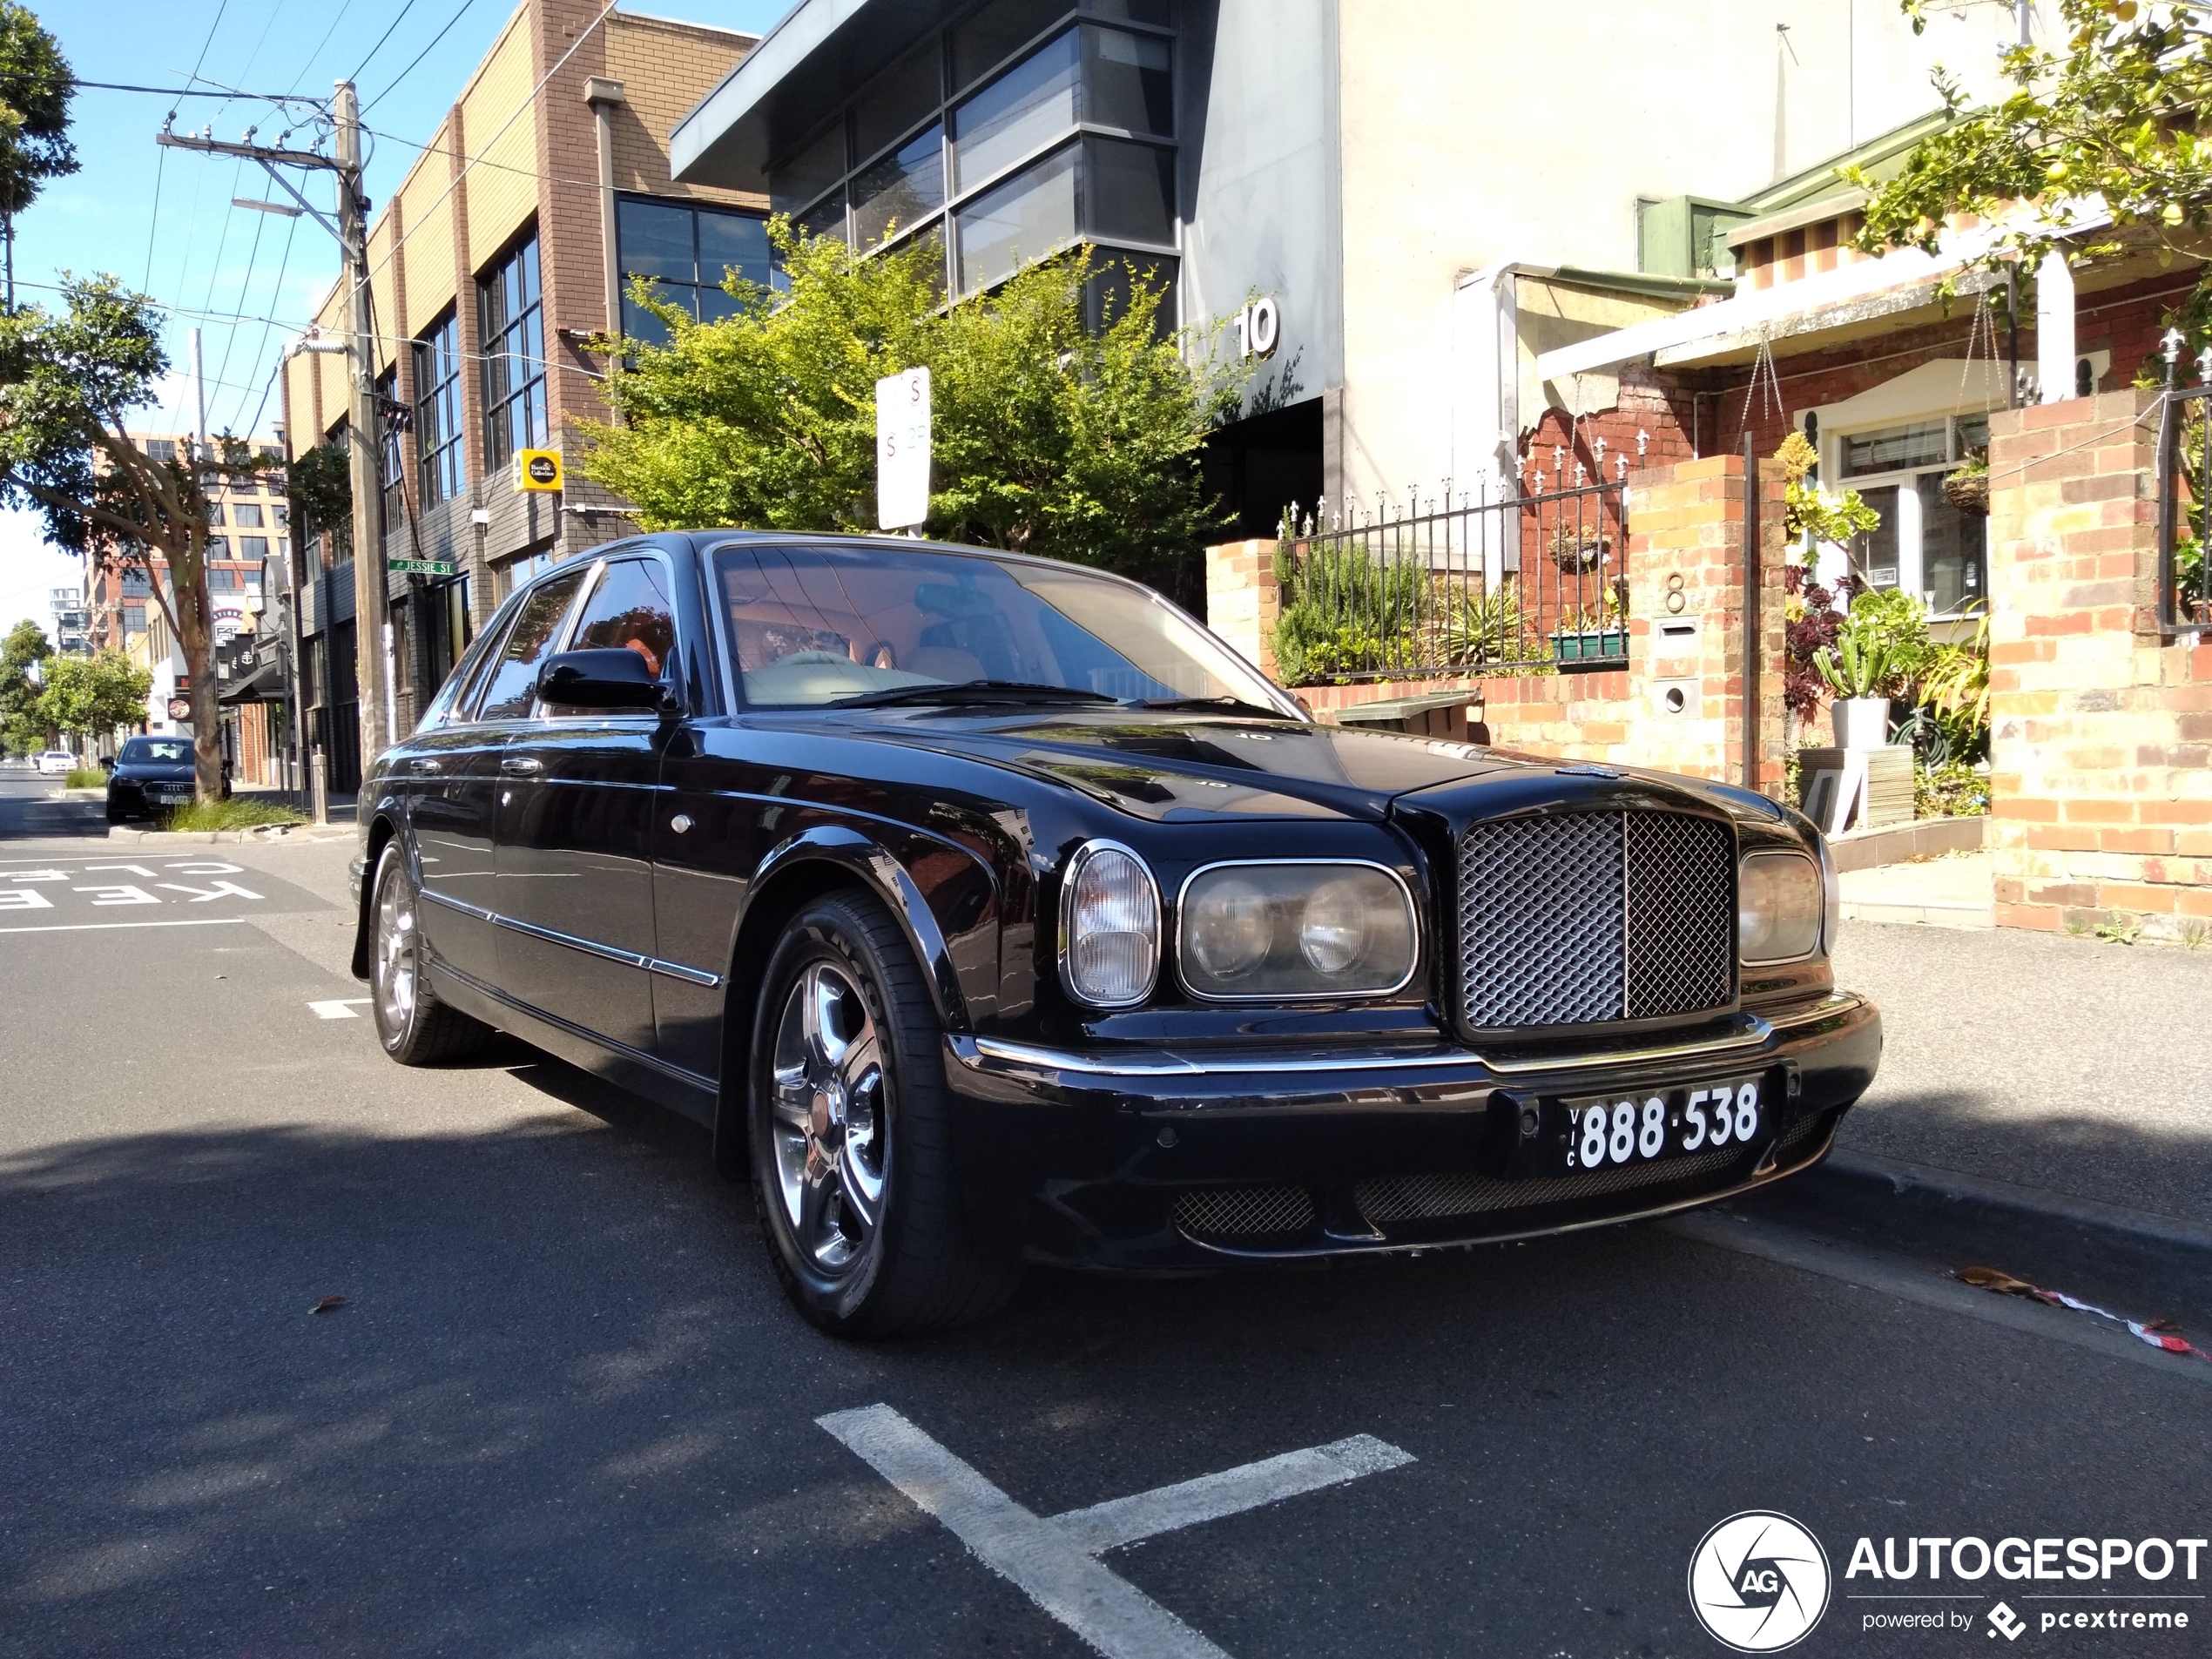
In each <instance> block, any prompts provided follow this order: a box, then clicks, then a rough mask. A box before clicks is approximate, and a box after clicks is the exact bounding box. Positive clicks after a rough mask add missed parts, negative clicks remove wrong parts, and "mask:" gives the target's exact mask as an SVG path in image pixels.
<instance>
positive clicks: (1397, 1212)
mask: <svg viewBox="0 0 2212 1659" xmlns="http://www.w3.org/2000/svg"><path fill="white" fill-rule="evenodd" d="M1819 1127H1820V1119H1818V1118H1817V1117H1809V1118H1806V1119H1804V1121H1803V1122H1801V1123H1796V1124H1793V1125H1791V1128H1790V1129H1789V1130H1786V1131H1784V1134H1783V1136H1782V1139H1781V1142H1780V1143H1779V1144H1778V1145H1777V1147H1776V1149H1775V1156H1776V1161H1777V1163H1784V1164H1787V1163H1790V1162H1791V1161H1792V1160H1793V1159H1794V1158H1796V1157H1798V1156H1799V1155H1800V1154H1801V1153H1802V1152H1803V1151H1804V1145H1805V1143H1806V1142H1807V1141H1808V1140H1810V1139H1811V1137H1812V1135H1813V1133H1814V1132H1815V1131H1816V1130H1817V1129H1818V1128H1819ZM1742 1161H1743V1151H1742V1150H1741V1149H1739V1148H1737V1147H1729V1148H1727V1149H1726V1150H1723V1151H1719V1152H1699V1153H1696V1154H1695V1155H1693V1156H1691V1157H1676V1158H1662V1159H1660V1160H1658V1161H1657V1162H1656V1163H1626V1164H1621V1165H1617V1166H1615V1168H1612V1169H1608V1170H1576V1171H1575V1173H1574V1174H1572V1175H1554V1176H1540V1177H1536V1178H1535V1179H1534V1180H1525V1181H1495V1180H1493V1179H1491V1178H1490V1177H1487V1176H1481V1175H1414V1176H1404V1177H1399V1178H1397V1179H1393V1180H1387V1181H1362V1182H1360V1183H1359V1185H1357V1186H1356V1187H1354V1188H1353V1189H1352V1196H1353V1197H1356V1198H1357V1199H1358V1200H1359V1212H1360V1214H1362V1215H1364V1216H1366V1217H1367V1219H1368V1220H1369V1221H1372V1222H1373V1223H1374V1224H1375V1225H1377V1226H1378V1227H1386V1226H1388V1225H1389V1224H1391V1223H1392V1222H1394V1221H1428V1220H1433V1219H1435V1218H1437V1217H1446V1216H1470V1215H1480V1214H1481V1213H1482V1212H1483V1211H1490V1210H1530V1209H1534V1207H1536V1206H1537V1205H1538V1204H1565V1203H1567V1202H1568V1201H1569V1200H1571V1199H1575V1198H1594V1197H1599V1196H1601V1195H1602V1194H1604V1193H1608V1192H1622V1191H1626V1190H1629V1189H1631V1188H1634V1187H1647V1186H1658V1185H1662V1184H1665V1185H1672V1184H1674V1183H1676V1182H1677V1181H1688V1180H1692V1179H1695V1178H1696V1177H1700V1176H1708V1175H1717V1174H1719V1173H1720V1172H1721V1171H1722V1170H1725V1169H1728V1168H1729V1167H1730V1166H1731V1165H1733V1164H1737V1163H1741V1162H1742Z"/></svg>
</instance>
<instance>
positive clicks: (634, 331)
mask: <svg viewBox="0 0 2212 1659" xmlns="http://www.w3.org/2000/svg"><path fill="white" fill-rule="evenodd" d="M691 292H692V291H691V289H690V288H678V289H676V290H675V291H674V292H673V293H671V292H670V290H669V289H668V288H667V287H666V286H665V285H664V286H663V287H662V288H661V291H660V293H659V295H658V298H660V299H662V300H671V301H672V302H674V303H675V304H678V305H689V304H690V303H691ZM622 332H623V334H624V335H625V336H626V337H627V338H629V339H631V340H641V341H644V342H645V343H646V344H647V345H649V346H665V345H666V344H668V341H669V332H668V325H667V324H666V323H664V322H663V321H662V320H660V319H659V318H658V317H657V316H655V315H654V314H652V313H651V312H650V311H648V310H646V309H645V307H643V306H641V305H639V304H638V303H637V301H636V300H632V299H631V297H630V296H629V295H628V294H627V293H625V294H624V295H623V296H622Z"/></svg>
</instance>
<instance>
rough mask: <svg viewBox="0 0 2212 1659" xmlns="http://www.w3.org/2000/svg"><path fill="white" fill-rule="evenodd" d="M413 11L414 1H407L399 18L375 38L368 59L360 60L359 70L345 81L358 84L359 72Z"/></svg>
mask: <svg viewBox="0 0 2212 1659" xmlns="http://www.w3.org/2000/svg"><path fill="white" fill-rule="evenodd" d="M412 10H415V0H407V3H406V4H405V5H403V6H401V8H400V11H399V16H397V17H394V18H393V19H392V21H391V23H390V24H389V25H388V27H387V28H386V29H385V30H384V32H383V33H382V34H381V35H379V36H377V37H376V44H374V46H371V47H370V48H369V49H368V57H364V58H362V59H361V66H360V68H358V69H356V70H354V72H353V73H352V74H351V75H349V76H347V79H348V80H350V81H352V82H354V84H357V85H358V84H360V81H361V70H364V69H367V68H368V65H369V63H370V61H371V60H372V59H374V57H375V56H376V54H377V53H379V52H381V51H383V50H384V43H385V42H386V41H388V40H389V39H390V38H391V37H392V30H395V29H397V28H398V27H399V26H400V25H401V24H402V23H404V22H406V21H407V14H408V12H410V11H412Z"/></svg>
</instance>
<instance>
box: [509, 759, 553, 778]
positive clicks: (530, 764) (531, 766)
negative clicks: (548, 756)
mask: <svg viewBox="0 0 2212 1659" xmlns="http://www.w3.org/2000/svg"><path fill="white" fill-rule="evenodd" d="M499 769H500V770H501V771H502V772H512V773H513V774H514V775H515V776H516V777H517V778H534V777H536V775H537V774H538V773H539V772H543V771H544V770H545V763H544V762H543V760H533V759H530V757H529V756H528V755H512V756H509V758H508V759H504V760H502V761H501V762H500V763H499Z"/></svg>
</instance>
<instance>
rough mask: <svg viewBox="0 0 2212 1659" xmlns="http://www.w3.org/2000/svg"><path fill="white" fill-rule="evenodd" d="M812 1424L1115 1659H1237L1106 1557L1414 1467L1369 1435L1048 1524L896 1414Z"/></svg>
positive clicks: (871, 1411) (832, 1417)
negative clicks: (1160, 1536)
mask: <svg viewBox="0 0 2212 1659" xmlns="http://www.w3.org/2000/svg"><path fill="white" fill-rule="evenodd" d="M815 1421H816V1422H817V1423H818V1424H819V1425H820V1426H822V1427H823V1428H825V1429H826V1430H827V1431H828V1432H829V1433H831V1434H833V1435H834V1436H835V1437H836V1438H837V1440H839V1441H840V1442H841V1443H842V1444H843V1445H844V1446H845V1447H846V1449H847V1450H849V1451H851V1452H852V1453H853V1454H854V1455H856V1456H857V1457H859V1458H860V1460H862V1461H863V1462H865V1463H867V1465H868V1467H871V1468H873V1470H874V1471H875V1472H876V1473H877V1474H880V1475H881V1476H882V1477H883V1478H884V1479H885V1480H888V1481H889V1482H890V1483H891V1484H892V1485H893V1486H894V1487H898V1488H899V1490H900V1492H902V1493H904V1494H906V1495H907V1497H908V1498H909V1499H911V1500H913V1501H914V1504H915V1505H916V1506H917V1507H920V1508H921V1509H922V1510H923V1511H925V1512H926V1513H927V1514H931V1515H934V1517H935V1518H936V1519H937V1520H938V1521H941V1522H943V1523H944V1525H945V1527H947V1529H948V1530H949V1531H950V1532H951V1533H952V1534H953V1535H954V1537H956V1538H958V1539H959V1540H960V1541H961V1543H963V1544H965V1545H967V1546H968V1549H969V1551H970V1552H971V1553H972V1554H974V1555H975V1556H976V1558H977V1559H978V1560H980V1561H982V1563H983V1564H984V1565H985V1566H986V1567H988V1568H990V1569H991V1570H992V1571H993V1572H995V1573H997V1574H998V1575H1000V1576H1001V1577H1002V1578H1005V1579H1008V1580H1009V1581H1012V1582H1013V1584H1014V1585H1015V1588H1018V1589H1020V1590H1021V1591H1022V1593H1023V1594H1024V1595H1028V1598H1029V1599H1030V1600H1031V1601H1033V1602H1035V1603H1036V1604H1037V1605H1038V1606H1039V1607H1041V1608H1043V1609H1044V1610H1045V1611H1046V1612H1047V1613H1048V1614H1049V1615H1052V1617H1054V1618H1055V1619H1056V1620H1058V1621H1059V1622H1061V1623H1062V1624H1064V1625H1066V1626H1067V1627H1068V1628H1069V1629H1070V1630H1073V1631H1074V1632H1075V1633H1076V1635H1079V1636H1081V1637H1082V1639H1083V1640H1084V1641H1085V1642H1089V1644H1090V1645H1091V1646H1092V1647H1093V1648H1096V1649H1097V1650H1098V1651H1099V1652H1100V1653H1102V1654H1104V1655H1105V1656H1106V1659H1228V1656H1227V1655H1226V1654H1225V1653H1224V1652H1223V1651H1222V1649H1219V1648H1217V1647H1216V1646H1215V1645H1214V1644H1213V1643H1212V1642H1209V1641H1208V1640H1206V1638H1205V1637H1204V1636H1203V1635H1199V1634H1198V1632H1197V1631H1196V1630H1194V1629H1191V1628H1190V1626H1189V1625H1187V1624H1185V1623H1184V1622H1183V1621H1182V1620H1181V1619H1178V1618H1177V1617H1176V1615H1174V1614H1172V1613H1170V1612H1169V1611H1168V1610H1167V1609H1166V1608H1163V1607H1162V1606H1161V1605H1160V1604H1159V1603H1158V1602H1155V1601H1153V1600H1152V1598H1151V1597H1150V1596H1149V1595H1145V1594H1144V1593H1143V1591H1141V1590H1139V1589H1138V1588H1136V1586H1135V1585H1133V1584H1131V1583H1130V1582H1129V1581H1127V1580H1126V1579H1124V1578H1122V1577H1121V1576H1119V1575H1116V1574H1115V1573H1113V1572H1112V1571H1110V1570H1109V1569H1108V1568H1106V1567H1105V1566H1104V1565H1103V1564H1102V1563H1101V1562H1100V1561H1098V1560H1097V1557H1098V1556H1099V1555H1100V1554H1102V1553H1103V1552H1104V1551H1106V1550H1109V1549H1113V1548H1117V1547H1119V1546H1120V1545H1123V1544H1133V1543H1135V1542H1136V1541H1138V1540H1139V1539H1142V1538H1149V1537H1151V1536H1153V1535H1154V1534H1157V1533H1162V1532H1170V1531H1173V1530H1175V1529H1176V1528H1177V1527H1188V1526H1190V1525H1193V1524H1194V1523H1196V1522H1197V1521H1213V1520H1217V1519H1219V1518H1220V1517H1222V1516H1224V1515H1232V1514H1238V1513H1239V1512H1240V1511H1243V1510H1245V1509H1250V1508H1253V1507H1257V1506H1258V1505H1260V1504H1264V1503H1272V1502H1275V1501H1277V1500H1278V1499H1282V1498H1289V1497H1295V1496H1297V1495H1298V1494H1299V1493H1302V1492H1312V1491H1316V1490H1318V1489H1319V1488H1320V1487H1328V1486H1336V1485H1339V1484H1341V1483H1342V1482H1344V1481H1346V1480H1357V1479H1358V1478H1359V1476H1361V1475H1363V1474H1379V1473H1380V1472H1381V1471H1383V1470H1385V1469H1394V1468H1397V1467H1400V1466H1401V1465H1403V1464H1407V1463H1411V1462H1412V1461H1413V1457H1412V1455H1411V1454H1410V1453H1406V1452H1401V1451H1399V1449H1398V1448H1397V1447H1394V1446H1390V1445H1386V1444H1385V1443H1384V1442H1383V1441H1381V1440H1376V1439H1374V1438H1373V1437H1372V1436H1371V1435H1366V1434H1359V1435H1354V1436H1353V1437H1352V1439H1351V1440H1339V1441H1336V1442H1334V1443H1333V1444H1332V1445H1329V1446H1323V1447H1312V1448H1311V1449H1309V1450H1306V1451H1303V1452H1290V1453H1285V1454H1284V1455H1283V1456H1281V1457H1272V1458H1266V1459H1263V1460H1261V1461H1259V1462H1258V1463H1247V1464H1244V1465H1243V1466H1241V1467H1238V1468H1234V1469H1224V1470H1223V1471H1222V1472H1221V1473H1220V1474H1210V1475H1203V1476H1201V1477H1199V1478H1198V1479H1197V1480H1183V1481H1178V1482H1177V1483H1176V1484H1175V1485H1173V1486H1166V1487H1157V1488H1156V1489H1155V1490H1153V1491H1150V1492H1140V1493H1138V1494H1136V1495H1135V1496H1133V1497H1128V1498H1118V1499H1116V1500H1114V1501H1111V1502H1109V1503H1102V1504H1094V1505H1093V1506H1091V1507H1089V1508H1088V1509H1074V1510H1070V1511H1069V1512H1068V1513H1067V1514H1062V1515H1055V1516H1051V1517H1049V1518H1048V1517H1045V1516H1041V1515H1038V1514H1033V1513H1032V1512H1031V1511H1029V1510H1028V1509H1025V1508H1023V1507H1022V1506H1021V1505H1020V1504H1018V1503H1016V1502H1015V1501H1014V1500H1013V1499H1011V1498H1009V1497H1008V1496H1007V1495H1006V1494H1005V1493H1003V1492H1001V1491H1000V1490H999V1489H998V1488H997V1487H995V1486H993V1485H992V1484H991V1483H990V1482H989V1481H988V1480H985V1479H984V1478H983V1477H982V1476H981V1474H978V1473H976V1471H975V1470H974V1469H973V1468H971V1467H968V1465H967V1464H966V1463H963V1462H962V1461H961V1460H960V1459H958V1458H956V1457H954V1455H953V1454H952V1453H950V1452H948V1451H947V1450H946V1449H945V1448H944V1447H941V1446H940V1445H939V1444H938V1443H937V1442H936V1441H935V1440H932V1439H930V1438H929V1436H928V1435H927V1434H925V1433H922V1432H921V1430H920V1429H918V1428H916V1427H915V1426H914V1425H913V1424H912V1423H910V1422H908V1421H907V1420H906V1419H905V1418H903V1417H901V1416H900V1414H899V1413H897V1412H895V1411H894V1410H892V1409H891V1407H890V1406H861V1407H860V1408H859V1409H858V1410H855V1411H849V1412H833V1413H830V1414H829V1415H828V1416H826V1417H818V1418H816V1419H815Z"/></svg>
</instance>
